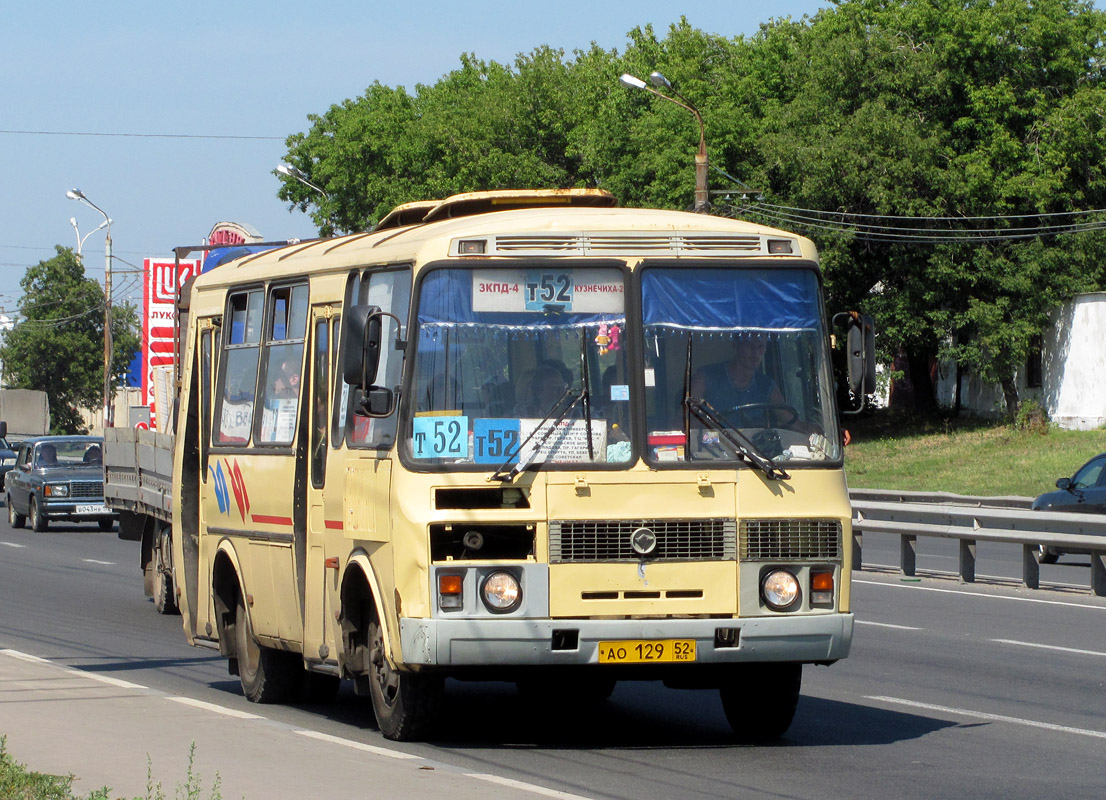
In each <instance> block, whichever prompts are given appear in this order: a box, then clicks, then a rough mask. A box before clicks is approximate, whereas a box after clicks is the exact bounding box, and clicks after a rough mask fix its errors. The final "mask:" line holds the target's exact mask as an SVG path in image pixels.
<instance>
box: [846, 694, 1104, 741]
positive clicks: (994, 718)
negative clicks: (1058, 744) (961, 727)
mask: <svg viewBox="0 0 1106 800" xmlns="http://www.w3.org/2000/svg"><path fill="white" fill-rule="evenodd" d="M865 699H866V700H875V701H876V702H879V703H890V704H892V705H900V706H907V707H908V708H920V709H922V710H924V711H937V712H939V713H942V714H957V715H959V716H962V717H971V718H973V719H985V720H988V721H990V722H1009V723H1011V724H1014V725H1023V726H1025V727H1027V728H1041V729H1042V730H1046V731H1054V732H1057V733H1074V734H1076V735H1078V736H1090V737H1091V738H1094V739H1106V731H1095V730H1089V729H1087V728H1073V727H1071V726H1069V725H1054V724H1052V723H1051V722H1037V721H1036V720H1032V719H1021V718H1019V717H1007V716H1005V715H1003V714H986V713H984V712H982V711H970V710H968V709H966V708H952V707H950V706H938V705H933V704H931V703H918V702H916V701H914V700H903V699H902V698H900V697H882V696H872V695H869V696H867V697H866V698H865Z"/></svg>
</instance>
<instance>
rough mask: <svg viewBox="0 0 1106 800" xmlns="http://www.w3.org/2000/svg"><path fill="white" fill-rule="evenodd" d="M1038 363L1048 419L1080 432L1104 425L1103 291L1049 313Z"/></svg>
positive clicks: (1105, 329) (1105, 316) (1105, 342)
mask: <svg viewBox="0 0 1106 800" xmlns="http://www.w3.org/2000/svg"><path fill="white" fill-rule="evenodd" d="M1043 367H1044V398H1043V403H1044V406H1045V408H1046V409H1048V415H1049V418H1050V419H1052V421H1053V422H1055V423H1056V424H1057V425H1059V426H1060V427H1061V428H1069V429H1072V430H1081V431H1085V430H1093V429H1095V428H1101V427H1102V426H1103V425H1106V292H1094V293H1090V294H1081V295H1078V296H1077V297H1075V298H1074V299H1073V300H1072V301H1071V302H1070V303H1067V304H1066V305H1064V306H1063V307H1062V308H1060V309H1058V310H1057V311H1056V312H1054V313H1053V315H1052V327H1051V329H1050V330H1049V331H1047V332H1046V334H1045V337H1044V356H1043Z"/></svg>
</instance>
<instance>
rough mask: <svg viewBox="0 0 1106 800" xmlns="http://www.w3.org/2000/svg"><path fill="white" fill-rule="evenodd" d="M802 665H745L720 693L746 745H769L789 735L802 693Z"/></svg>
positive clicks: (725, 710) (737, 669)
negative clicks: (756, 743) (788, 731)
mask: <svg viewBox="0 0 1106 800" xmlns="http://www.w3.org/2000/svg"><path fill="white" fill-rule="evenodd" d="M802 683H803V665H802V664H786V663H770V662H769V663H763V664H742V665H740V666H737V667H735V668H734V671H733V675H732V676H731V678H730V680H729V681H728V682H727V683H726V684H725V685H723V686H722V687H721V688H720V689H719V690H718V693H719V695H720V696H721V698H722V710H723V711H724V712H725V713H726V720H727V721H728V722H729V723H730V727H731V728H732V729H733V732H734V734H735V735H736V736H737V738H738V739H740V740H742V741H744V742H768V741H772V740H773V739H778V738H780V737H781V736H783V735H784V734H785V733H787V729H788V728H789V727H791V720H793V719H794V718H795V708H796V706H798V704H799V690H800V689H801V687H802Z"/></svg>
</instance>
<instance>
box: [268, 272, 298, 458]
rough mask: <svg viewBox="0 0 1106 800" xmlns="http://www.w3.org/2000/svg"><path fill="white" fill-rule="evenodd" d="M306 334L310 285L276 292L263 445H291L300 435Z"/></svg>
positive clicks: (272, 300)
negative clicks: (297, 434)
mask: <svg viewBox="0 0 1106 800" xmlns="http://www.w3.org/2000/svg"><path fill="white" fill-rule="evenodd" d="M306 333H307V285H306V284H299V285H296V286H279V287H276V288H274V289H272V291H271V293H270V295H269V322H268V328H267V330H266V336H265V349H264V354H265V355H264V361H265V379H264V388H263V390H262V394H261V409H262V410H261V430H260V435H259V437H258V441H259V442H261V443H262V444H291V443H292V439H293V437H294V436H295V434H296V419H297V418H298V411H299V399H300V376H301V374H302V372H303V343H304V339H305V338H306Z"/></svg>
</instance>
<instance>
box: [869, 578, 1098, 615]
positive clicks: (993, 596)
mask: <svg viewBox="0 0 1106 800" xmlns="http://www.w3.org/2000/svg"><path fill="white" fill-rule="evenodd" d="M852 582H853V583H862V584H864V585H865V586H887V587H889V588H891V589H911V590H912V591H915V592H938V593H940V594H960V595H965V596H967V597H980V598H983V599H985V600H1016V601H1018V602H1020V603H1040V604H1041V605H1046V606H1067V607H1069V608H1081V609H1083V610H1084V611H1106V607H1103V606H1088V605H1085V604H1083V603H1067V602H1064V601H1063V600H1041V599H1039V598H1036V597H1010V596H1008V595H1000V594H984V593H983V592H965V591H962V590H958V589H938V588H937V587H936V586H919V585H918V584H916V583H884V582H883V581H858V580H857V579H856V578H853V581H852Z"/></svg>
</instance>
